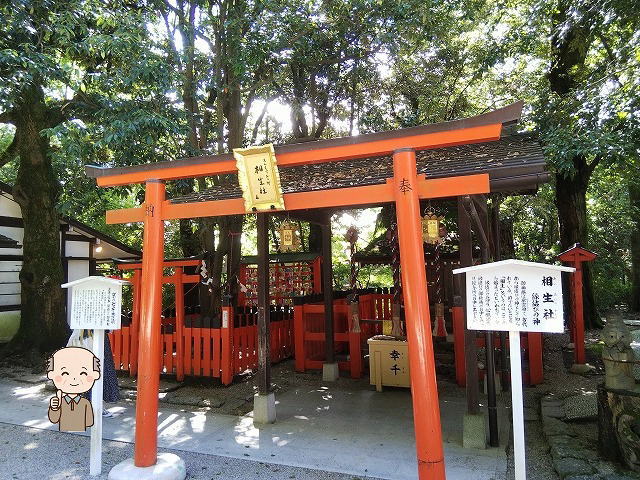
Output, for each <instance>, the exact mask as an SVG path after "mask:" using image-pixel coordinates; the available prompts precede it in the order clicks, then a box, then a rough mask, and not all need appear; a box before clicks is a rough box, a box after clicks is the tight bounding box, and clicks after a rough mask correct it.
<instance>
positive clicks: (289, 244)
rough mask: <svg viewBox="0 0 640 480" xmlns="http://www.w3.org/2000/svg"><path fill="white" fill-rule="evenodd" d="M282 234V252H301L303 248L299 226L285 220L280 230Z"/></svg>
mask: <svg viewBox="0 0 640 480" xmlns="http://www.w3.org/2000/svg"><path fill="white" fill-rule="evenodd" d="M278 231H279V232H280V251H281V252H299V251H300V248H301V243H300V233H299V231H298V226H297V225H294V224H293V223H291V222H289V221H287V220H285V221H284V222H282V224H281V225H280V228H279V229H278Z"/></svg>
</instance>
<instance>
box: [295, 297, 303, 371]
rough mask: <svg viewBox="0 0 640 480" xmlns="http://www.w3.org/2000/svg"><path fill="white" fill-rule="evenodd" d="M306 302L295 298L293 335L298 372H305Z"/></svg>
mask: <svg viewBox="0 0 640 480" xmlns="http://www.w3.org/2000/svg"><path fill="white" fill-rule="evenodd" d="M304 328H305V325H304V304H303V303H302V299H300V298H294V299H293V337H294V347H295V348H294V355H295V364H296V372H304V370H305V369H304V363H305V358H306V351H305V347H304Z"/></svg>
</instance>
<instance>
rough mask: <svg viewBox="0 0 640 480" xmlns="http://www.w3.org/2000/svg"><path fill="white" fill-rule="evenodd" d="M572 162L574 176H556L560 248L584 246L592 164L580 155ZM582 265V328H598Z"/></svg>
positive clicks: (589, 276)
mask: <svg viewBox="0 0 640 480" xmlns="http://www.w3.org/2000/svg"><path fill="white" fill-rule="evenodd" d="M574 164H575V165H576V166H577V167H578V168H577V172H576V174H575V175H573V176H563V175H561V174H558V175H557V176H556V206H557V208H558V218H559V220H560V246H561V248H562V250H563V251H564V250H567V249H568V248H571V247H572V246H573V245H574V244H575V243H580V244H581V245H582V246H583V247H585V248H587V247H588V245H587V243H588V232H587V186H588V184H589V179H590V178H591V172H592V167H591V165H588V164H587V162H586V161H585V160H584V159H580V158H576V159H574ZM582 267H583V270H582V281H583V292H582V297H583V299H584V322H585V327H586V328H594V327H602V321H601V320H600V317H599V315H598V310H597V306H596V302H595V296H594V294H593V276H592V273H591V264H589V263H588V262H587V263H584V264H583V265H582Z"/></svg>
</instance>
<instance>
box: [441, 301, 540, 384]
mask: <svg viewBox="0 0 640 480" xmlns="http://www.w3.org/2000/svg"><path fill="white" fill-rule="evenodd" d="M451 312H452V316H453V336H454V340H453V345H454V358H455V369H456V382H457V383H458V385H460V386H464V385H465V384H466V372H465V358H464V345H465V338H464V310H463V308H462V307H453V308H452V309H451ZM493 342H494V345H493V346H494V348H498V349H499V348H508V346H509V341H508V339H507V343H506V345H500V337H499V336H498V335H497V334H495V335H494V336H493ZM485 344H486V342H485V338H484V335H483V336H482V337H480V336H476V345H477V346H478V347H484V346H485ZM520 345H521V347H522V349H523V350H524V353H525V355H524V358H525V359H526V361H525V369H524V372H523V377H524V382H525V384H527V385H538V384H540V383H542V382H543V381H544V375H543V371H542V333H538V332H528V333H522V334H520ZM479 373H480V375H481V376H482V375H484V371H480V372H479Z"/></svg>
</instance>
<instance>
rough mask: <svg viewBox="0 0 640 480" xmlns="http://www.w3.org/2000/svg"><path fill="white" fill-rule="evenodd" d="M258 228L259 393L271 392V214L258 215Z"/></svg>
mask: <svg viewBox="0 0 640 480" xmlns="http://www.w3.org/2000/svg"><path fill="white" fill-rule="evenodd" d="M256 223H257V226H258V393H259V394H260V395H266V394H268V393H269V392H270V390H271V352H270V348H269V346H270V345H271V335H270V331H269V323H270V315H269V304H270V301H269V214H268V213H259V214H257V219H256Z"/></svg>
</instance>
